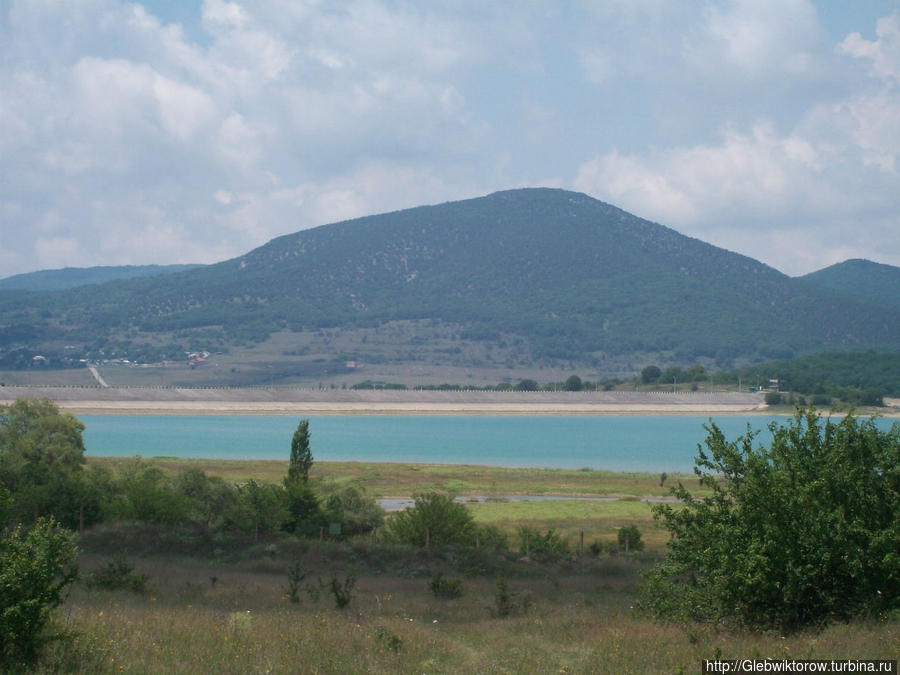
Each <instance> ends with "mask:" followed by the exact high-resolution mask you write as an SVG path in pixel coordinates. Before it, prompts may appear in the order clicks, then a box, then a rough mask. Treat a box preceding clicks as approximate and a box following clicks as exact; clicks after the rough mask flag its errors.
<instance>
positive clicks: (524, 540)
mask: <svg viewBox="0 0 900 675" xmlns="http://www.w3.org/2000/svg"><path fill="white" fill-rule="evenodd" d="M517 532H518V535H519V553H521V554H522V555H526V554H527V555H532V556H560V555H566V554H567V553H568V552H569V542H568V541H567V540H566V539H565V538H564V537H562V536H560V535H559V534H557V533H556V532H554V531H553V528H550V529H549V530H547V532H546V533H544V534H541V531H540V530H537V529H535V528H533V527H528V526H527V525H523V526H521V527H519V529H518V530H517Z"/></svg>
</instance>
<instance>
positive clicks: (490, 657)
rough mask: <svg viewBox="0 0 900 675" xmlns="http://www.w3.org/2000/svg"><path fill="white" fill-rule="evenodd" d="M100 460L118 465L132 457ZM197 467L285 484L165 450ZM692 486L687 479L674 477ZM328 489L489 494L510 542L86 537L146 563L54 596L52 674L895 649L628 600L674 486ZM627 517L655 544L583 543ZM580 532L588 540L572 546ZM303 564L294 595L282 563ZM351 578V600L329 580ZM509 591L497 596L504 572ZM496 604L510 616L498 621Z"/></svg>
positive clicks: (257, 468) (599, 479) (260, 472)
mask: <svg viewBox="0 0 900 675" xmlns="http://www.w3.org/2000/svg"><path fill="white" fill-rule="evenodd" d="M91 461H92V462H98V463H103V464H107V465H114V464H115V463H116V462H118V461H124V460H109V459H104V460H97V459H93V460H91ZM157 461H158V462H159V463H160V465H162V466H163V467H164V468H165V469H167V470H171V471H177V470H179V469H183V468H185V467H188V466H199V467H200V468H203V469H204V470H205V471H207V472H208V473H210V474H212V475H219V476H223V477H224V478H226V479H228V480H233V481H243V480H247V479H249V478H256V479H260V480H267V481H277V480H280V479H281V477H282V476H284V473H285V471H286V462H227V461H215V462H201V461H196V460H157ZM681 478H682V479H683V480H685V481H690V482H691V483H693V484H692V485H691V487H692V488H693V487H694V486H695V485H696V481H695V479H694V478H693V477H687V476H685V477H681ZM313 480H314V482H315V483H316V484H318V485H319V486H320V487H321V488H323V489H329V488H333V487H334V486H337V485H354V486H357V487H361V488H364V489H365V490H366V491H367V492H368V493H369V494H370V495H373V496H389V495H390V496H406V495H410V494H412V493H414V492H418V491H424V490H430V489H439V490H455V491H456V492H458V493H460V494H464V495H465V494H467V495H476V494H478V495H494V497H493V500H492V501H488V502H480V503H477V504H476V503H472V504H469V505H468V508H470V509H471V512H472V514H473V516H474V517H475V519H476V521H478V522H479V523H484V524H490V525H495V526H498V527H500V528H501V529H503V530H505V531H506V532H507V533H508V534H509V535H510V544H511V549H512V550H511V552H510V553H507V554H496V553H492V552H487V551H472V550H462V549H453V548H449V549H428V550H426V549H413V548H410V547H401V546H392V545H388V544H384V543H380V541H378V538H376V539H375V541H374V542H373V538H372V537H365V538H363V539H360V540H357V541H351V542H329V541H327V540H326V541H323V542H319V541H309V540H299V539H295V538H292V537H287V536H279V537H276V538H272V539H269V540H266V541H259V542H254V541H252V540H250V539H249V538H244V539H241V540H239V539H233V538H227V537H216V536H215V535H214V536H213V537H212V538H207V539H203V538H199V539H198V538H197V537H196V536H195V535H192V534H190V533H188V532H186V531H183V530H180V529H177V528H175V529H172V530H170V531H165V532H164V531H161V530H153V529H152V528H150V529H147V528H145V529H143V530H141V529H140V528H137V527H133V526H128V525H121V524H120V525H107V526H101V527H98V528H95V529H93V530H89V531H87V532H85V534H84V535H83V536H82V537H81V539H80V545H81V547H82V551H83V553H82V555H81V559H80V565H81V568H82V571H83V573H84V575H83V576H85V575H87V574H89V573H90V572H91V570H93V569H96V568H97V567H98V566H101V565H104V564H105V563H106V562H107V561H108V560H109V559H110V557H111V556H113V555H115V554H125V555H127V556H128V557H129V560H130V562H131V563H132V564H133V565H134V567H135V570H136V572H139V573H142V574H146V575H147V577H148V579H149V584H148V587H147V590H146V592H144V593H140V594H135V593H129V592H126V591H121V590H118V591H109V590H98V589H90V588H88V587H87V586H86V585H85V584H84V583H82V582H79V583H78V584H76V586H75V587H74V588H73V590H72V593H71V594H70V596H69V598H68V600H67V602H66V604H65V605H64V606H63V607H62V608H61V613H60V617H61V618H60V621H61V623H62V627H63V628H64V629H65V631H66V632H67V634H68V637H67V638H66V639H65V640H63V641H62V642H59V643H57V644H55V645H54V646H53V647H52V649H51V650H50V651H49V652H48V654H47V655H46V658H45V659H44V661H43V663H42V668H43V669H44V670H46V671H68V672H91V673H93V672H98V673H118V672H133V673H145V672H146V673H150V672H153V673H156V672H166V673H207V672H209V673H212V672H215V673H281V672H299V673H341V674H343V673H357V672H370V673H462V672H465V673H679V672H682V673H694V672H698V671H699V669H700V665H701V662H702V660H703V659H705V658H715V657H719V658H766V657H768V658H776V659H781V658H805V659H809V658H812V659H829V658H896V657H897V654H898V653H900V616H897V615H894V616H872V617H866V618H861V619H859V620H857V621H855V622H853V623H851V624H836V625H831V626H827V627H824V628H821V629H816V630H808V631H804V632H800V633H796V634H789V635H780V634H778V633H774V632H767V633H758V632H752V631H746V630H740V629H735V628H733V627H726V626H710V625H701V624H671V623H658V622H655V621H652V620H651V619H649V618H648V617H646V616H644V615H642V614H641V613H640V612H639V610H637V609H635V605H636V600H637V596H638V586H639V583H640V578H641V576H640V575H641V572H642V571H644V570H646V569H648V568H649V567H650V566H651V565H652V564H654V563H655V562H656V561H658V560H659V559H660V556H661V555H663V552H664V546H665V540H666V534H665V532H664V531H662V530H661V529H660V528H659V526H658V525H657V524H656V523H655V522H654V521H653V519H652V515H651V512H650V505H649V504H647V503H646V502H642V501H639V500H638V499H637V498H636V497H637V496H639V495H640V496H662V495H664V494H665V493H666V492H667V489H668V487H669V485H670V484H671V483H672V482H674V481H675V480H677V478H676V477H671V476H670V477H668V479H667V481H666V485H665V487H661V486H660V477H659V476H653V475H645V474H613V473H606V472H594V471H533V470H526V469H495V468H485V467H473V466H451V465H447V466H435V465H408V464H376V463H350V462H341V463H335V462H320V463H317V464H315V465H314V471H313ZM514 494H540V495H554V494H555V495H567V496H574V495H594V496H605V497H616V498H615V499H611V500H609V501H564V500H553V499H550V500H546V501H536V502H517V501H507V500H504V499H503V497H502V495H514ZM629 524H636V525H638V527H639V528H640V529H641V531H642V532H643V534H644V539H645V541H646V543H647V548H646V550H645V551H643V552H638V553H630V554H621V553H619V554H617V555H611V554H609V553H604V554H602V555H599V556H597V555H593V554H592V553H590V551H589V548H588V547H589V544H590V543H591V542H593V541H595V540H597V539H599V540H605V541H609V542H612V541H614V540H615V534H616V528H618V527H621V526H622V525H629ZM522 525H527V526H529V527H533V528H537V529H539V530H542V531H545V530H546V529H548V528H554V529H555V530H556V531H557V532H560V533H562V534H563V535H565V536H567V537H568V539H569V543H570V551H571V553H570V554H569V555H566V556H563V557H559V558H555V559H552V560H547V559H540V558H537V559H529V558H524V557H523V556H522V555H521V554H520V553H519V552H518V550H517V549H518V543H517V540H516V539H515V538H514V537H513V535H514V533H515V531H516V529H517V528H518V527H519V526H522ZM581 531H584V532H585V549H584V552H583V554H581V555H579V547H578V543H579V541H580V533H581ZM294 565H297V566H298V569H299V570H302V573H303V574H304V577H303V580H302V581H301V583H300V586H299V593H298V600H299V602H296V603H295V602H291V601H290V599H289V580H288V570H289V569H290V568H291V567H292V566H294ZM439 572H440V573H443V574H445V575H447V576H448V577H451V578H458V579H460V581H461V584H462V588H463V591H464V593H463V595H462V597H460V598H457V599H452V600H447V599H439V598H437V597H435V595H434V594H433V593H432V592H431V590H430V587H429V580H430V579H431V578H432V577H433V575H435V574H437V573H439ZM348 575H352V576H353V577H354V578H355V580H356V582H355V585H354V587H353V589H352V594H351V599H350V602H349V605H348V606H347V607H346V608H344V609H338V608H337V607H336V603H335V601H334V597H333V594H332V592H331V590H330V589H329V588H328V583H329V582H330V580H331V578H332V577H335V579H336V580H338V581H339V582H342V581H344V580H345V579H346V578H347V576H348ZM501 579H502V580H505V581H506V583H507V587H508V590H509V597H508V598H507V600H506V601H505V602H501V601H500V600H498V588H499V587H498V580H501ZM503 614H506V616H503Z"/></svg>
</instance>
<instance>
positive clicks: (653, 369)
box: [641, 366, 662, 384]
mask: <svg viewBox="0 0 900 675" xmlns="http://www.w3.org/2000/svg"><path fill="white" fill-rule="evenodd" d="M660 375H662V371H661V370H660V369H659V366H647V367H646V368H644V369H643V370H641V382H643V383H644V384H650V383H651V382H656V381H657V380H658V379H659V377H660Z"/></svg>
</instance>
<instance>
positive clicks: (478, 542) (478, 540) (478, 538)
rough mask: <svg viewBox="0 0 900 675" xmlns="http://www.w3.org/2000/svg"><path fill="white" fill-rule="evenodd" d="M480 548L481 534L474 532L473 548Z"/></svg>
mask: <svg viewBox="0 0 900 675" xmlns="http://www.w3.org/2000/svg"><path fill="white" fill-rule="evenodd" d="M480 549H481V535H480V534H479V533H478V532H476V533H475V550H476V551H478V550H480Z"/></svg>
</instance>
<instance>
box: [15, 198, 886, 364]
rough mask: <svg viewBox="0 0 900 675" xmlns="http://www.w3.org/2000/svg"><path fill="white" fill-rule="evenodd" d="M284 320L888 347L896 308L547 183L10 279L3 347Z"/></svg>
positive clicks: (141, 345) (200, 339)
mask: <svg viewBox="0 0 900 675" xmlns="http://www.w3.org/2000/svg"><path fill="white" fill-rule="evenodd" d="M390 327H393V328H392V329H391V330H394V329H396V331H397V334H398V335H399V333H400V332H403V340H404V341H405V342H404V343H403V346H402V348H397V349H395V351H394V352H390V351H389V350H388V351H385V349H382V350H381V351H380V352H378V353H377V354H376V353H375V351H374V347H372V344H373V343H374V342H376V341H377V340H378V339H381V344H384V343H386V342H390V340H388V339H387V338H385V337H384V336H385V335H386V334H387V333H389V332H390V331H389V330H388V328H390ZM401 329H402V331H401ZM291 331H292V332H294V333H293V334H295V335H299V334H307V333H309V332H311V331H312V332H315V333H317V334H319V335H320V336H326V337H327V341H328V344H330V345H333V346H334V352H335V353H337V350H338V349H340V353H341V354H345V355H347V357H348V358H357V359H362V360H366V359H374V358H379V359H382V360H385V359H386V360H405V361H414V362H415V361H418V362H422V361H433V360H434V359H438V358H445V357H444V356H441V354H444V355H446V358H448V359H449V358H451V355H452V354H454V353H456V354H457V355H459V354H460V353H462V354H463V356H457V357H456V358H457V359H460V358H466V359H468V363H469V364H470V365H473V366H478V365H479V364H483V363H485V362H487V361H491V360H492V359H493V360H494V361H496V360H497V359H501V360H503V359H506V360H507V361H510V360H512V361H514V362H515V363H516V364H518V365H521V364H523V363H529V364H536V363H541V362H547V361H548V360H565V361H569V362H572V363H593V364H597V363H600V364H602V363H603V360H604V359H605V358H606V357H607V355H610V354H634V353H639V354H642V355H645V356H646V355H648V354H649V355H653V354H664V355H668V357H669V358H670V359H671V358H675V359H680V360H684V361H688V360H695V359H698V358H702V357H710V358H716V359H719V360H726V361H727V360H730V359H734V358H738V357H740V358H743V359H746V360H751V361H752V360H759V359H762V358H787V357H790V356H791V355H794V354H799V353H810V352H816V351H823V350H826V349H827V350H832V351H852V350H859V349H882V350H886V351H896V350H898V349H900V311H898V310H894V309H891V310H887V309H884V308H879V307H876V306H874V305H872V304H868V303H863V302H859V301H857V300H855V299H853V298H849V297H836V296H835V295H834V294H833V293H831V292H830V291H827V290H824V289H821V288H818V287H816V286H814V285H812V284H809V283H807V282H804V281H802V280H797V279H791V278H790V277H787V276H785V275H784V274H782V273H780V272H778V271H777V270H774V269H772V268H771V267H768V266H766V265H763V264H762V263H760V262H757V261H755V260H752V259H750V258H748V257H745V256H742V255H738V254H735V253H731V252H729V251H726V250H723V249H720V248H717V247H715V246H711V245H709V244H706V243H704V242H702V241H699V240H697V239H692V238H689V237H686V236H683V235H681V234H679V233H678V232H675V231H674V230H672V229H669V228H667V227H664V226H662V225H658V224H656V223H652V222H649V221H646V220H643V219H641V218H638V217H636V216H633V215H631V214H629V213H626V212H625V211H622V210H621V209H618V208H616V207H614V206H611V205H609V204H605V203H603V202H600V201H597V200H595V199H592V198H590V197H588V196H586V195H583V194H578V193H574V192H568V191H564V190H554V189H543V188H534V189H522V190H511V191H505V192H498V193H495V194H491V195H488V196H486V197H480V198H476V199H469V200H464V201H458V202H450V203H446V204H440V205H436V206H422V207H418V208H412V209H407V210H404V211H398V212H395V213H387V214H381V215H376V216H368V217H365V218H358V219H354V220H349V221H345V222H341V223H335V224H332V225H324V226H321V227H317V228H314V229H309V230H303V231H300V232H297V233H295V234H291V235H287V236H283V237H279V238H277V239H274V240H272V241H271V242H269V243H267V244H265V245H264V246H261V247H260V248H257V249H255V250H253V251H251V252H249V253H247V254H246V255H244V256H241V257H239V258H235V259H233V260H228V261H225V262H222V263H218V264H215V265H209V266H206V267H202V268H198V269H193V270H188V271H184V272H180V273H177V274H171V275H165V276H157V277H152V278H142V279H131V280H125V281H117V282H115V283H112V284H104V285H102V286H89V287H80V288H75V289H71V290H68V291H59V292H52V293H32V294H24V293H18V294H15V295H10V294H9V293H5V294H4V293H0V348H5V349H7V350H10V349H15V348H17V347H18V348H24V347H25V346H28V347H29V348H32V349H33V348H35V347H36V346H40V345H47V346H50V345H54V344H55V345H59V344H63V343H67V344H69V345H70V346H71V347H75V348H77V349H76V350H75V351H77V350H79V349H82V350H83V351H84V353H87V351H89V349H91V348H93V349H95V350H96V349H100V348H101V346H102V348H103V349H104V353H105V354H109V353H111V352H112V351H113V348H115V350H117V351H118V353H120V354H129V353H131V354H132V357H134V351H135V350H138V349H144V350H145V351H146V350H147V349H149V346H151V345H155V347H154V349H155V350H156V351H154V352H153V353H154V354H160V353H161V352H160V349H162V347H161V345H167V347H166V349H169V351H173V352H178V351H179V350H183V349H191V348H193V349H196V348H197V347H198V346H202V345H206V346H209V345H218V346H220V347H221V348H223V349H226V348H227V349H231V350H236V349H243V348H246V347H248V346H250V345H253V344H260V343H262V342H264V341H265V340H266V339H267V338H268V337H269V336H270V335H272V334H274V333H278V334H286V333H288V332H291ZM379 336H380V337H379ZM370 338H371V339H370ZM323 339H325V338H323ZM398 339H399V338H398ZM287 342H290V340H287ZM473 344H476V345H480V347H478V349H474V351H473V350H469V349H468V348H466V349H463V348H462V347H463V346H466V345H473ZM92 345H93V347H92ZM438 345H440V348H438ZM129 350H131V351H130V352H129ZM454 350H455V351H454ZM498 350H499V351H498ZM163 351H165V350H163ZM501 353H502V355H501V356H497V354H501ZM141 358H149V356H147V355H146V354H144V355H143V356H141Z"/></svg>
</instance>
